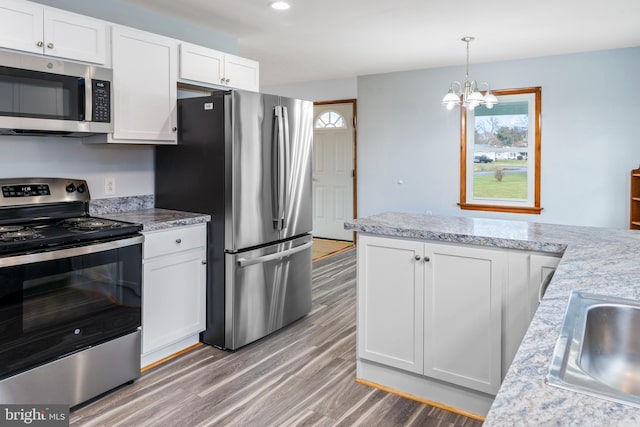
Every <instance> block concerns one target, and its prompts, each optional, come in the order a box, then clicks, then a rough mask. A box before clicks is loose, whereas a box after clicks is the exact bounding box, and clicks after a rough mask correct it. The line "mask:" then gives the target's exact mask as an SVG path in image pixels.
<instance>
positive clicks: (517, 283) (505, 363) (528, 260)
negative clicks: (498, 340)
mask: <svg viewBox="0 0 640 427" xmlns="http://www.w3.org/2000/svg"><path fill="white" fill-rule="evenodd" d="M558 263H560V257H559V256H553V255H541V254H539V253H529V252H526V251H509V279H508V286H507V287H506V288H505V292H504V296H503V300H504V303H503V307H504V313H503V315H504V333H503V343H502V376H503V377H504V375H505V374H506V373H507V370H508V369H509V366H510V365H511V362H512V361H513V358H514V357H515V355H516V352H517V351H518V347H520V343H521V342H522V338H524V334H525V333H526V332H527V329H528V328H529V323H531V319H533V316H534V314H535V313H536V310H537V309H538V293H539V290H540V286H541V284H542V282H543V281H544V279H545V278H546V277H547V276H548V275H549V274H551V273H553V271H555V269H556V267H557V266H558Z"/></svg>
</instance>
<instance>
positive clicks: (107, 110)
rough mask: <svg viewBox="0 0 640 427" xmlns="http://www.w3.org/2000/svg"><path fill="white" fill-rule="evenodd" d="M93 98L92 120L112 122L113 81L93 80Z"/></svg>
mask: <svg viewBox="0 0 640 427" xmlns="http://www.w3.org/2000/svg"><path fill="white" fill-rule="evenodd" d="M91 94H92V99H93V111H92V117H93V119H92V120H91V121H92V122H104V123H110V122H111V82H109V81H106V80H93V79H92V80H91Z"/></svg>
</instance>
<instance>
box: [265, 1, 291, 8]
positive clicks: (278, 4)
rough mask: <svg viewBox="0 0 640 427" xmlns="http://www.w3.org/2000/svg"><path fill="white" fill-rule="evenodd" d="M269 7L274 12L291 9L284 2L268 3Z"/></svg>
mask: <svg viewBox="0 0 640 427" xmlns="http://www.w3.org/2000/svg"><path fill="white" fill-rule="evenodd" d="M270 6H271V8H272V9H275V10H287V9H289V8H290V7H291V5H290V4H289V3H287V2H286V1H274V2H273V3H270Z"/></svg>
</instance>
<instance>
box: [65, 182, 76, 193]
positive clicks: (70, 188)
mask: <svg viewBox="0 0 640 427" xmlns="http://www.w3.org/2000/svg"><path fill="white" fill-rule="evenodd" d="M66 190H67V193H73V192H74V191H76V186H75V185H73V183H71V184H69V185H67V187H66Z"/></svg>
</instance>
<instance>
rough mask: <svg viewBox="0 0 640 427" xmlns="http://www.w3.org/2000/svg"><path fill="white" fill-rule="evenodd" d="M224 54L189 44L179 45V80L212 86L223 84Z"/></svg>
mask: <svg viewBox="0 0 640 427" xmlns="http://www.w3.org/2000/svg"><path fill="white" fill-rule="evenodd" d="M223 69H224V54H223V53H222V52H219V51H217V50H213V49H207V48H205V47H202V46H197V45H194V44H190V43H181V44H180V78H181V79H186V80H193V81H195V82H201V83H208V84H213V85H221V84H224V80H223V79H224V77H223Z"/></svg>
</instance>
